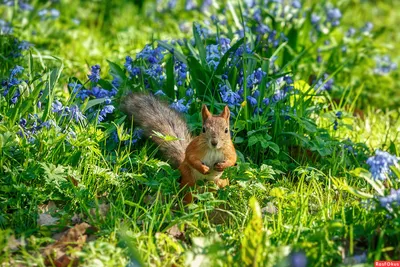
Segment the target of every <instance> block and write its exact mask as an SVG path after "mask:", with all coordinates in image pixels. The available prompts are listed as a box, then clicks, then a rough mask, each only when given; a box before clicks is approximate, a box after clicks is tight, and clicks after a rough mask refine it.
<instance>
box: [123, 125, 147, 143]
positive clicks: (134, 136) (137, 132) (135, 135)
mask: <svg viewBox="0 0 400 267" xmlns="http://www.w3.org/2000/svg"><path fill="white" fill-rule="evenodd" d="M143 132H144V131H143V129H141V128H135V130H133V133H132V138H131V140H126V141H125V145H129V143H131V144H133V145H134V144H136V143H137V142H138V141H139V140H140V139H141V138H142V137H143Z"/></svg>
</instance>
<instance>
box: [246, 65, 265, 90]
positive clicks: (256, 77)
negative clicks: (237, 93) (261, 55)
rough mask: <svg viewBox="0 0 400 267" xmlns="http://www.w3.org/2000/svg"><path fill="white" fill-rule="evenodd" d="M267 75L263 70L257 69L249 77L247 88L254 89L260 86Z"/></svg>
mask: <svg viewBox="0 0 400 267" xmlns="http://www.w3.org/2000/svg"><path fill="white" fill-rule="evenodd" d="M265 75H266V73H265V72H264V71H262V70H261V68H258V69H256V70H255V71H254V72H253V73H252V74H250V76H249V77H247V88H250V89H251V88H252V87H253V86H256V85H259V84H260V83H261V80H262V78H263V77H264V76H265Z"/></svg>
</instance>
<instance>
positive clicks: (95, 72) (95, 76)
mask: <svg viewBox="0 0 400 267" xmlns="http://www.w3.org/2000/svg"><path fill="white" fill-rule="evenodd" d="M91 70H92V71H91V74H89V75H88V78H89V80H90V81H92V82H93V83H97V82H98V81H99V80H100V66H99V65H97V64H96V65H94V66H92V68H91Z"/></svg>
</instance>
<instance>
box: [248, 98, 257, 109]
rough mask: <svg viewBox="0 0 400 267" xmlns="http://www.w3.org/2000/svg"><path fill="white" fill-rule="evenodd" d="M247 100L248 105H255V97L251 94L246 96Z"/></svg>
mask: <svg viewBox="0 0 400 267" xmlns="http://www.w3.org/2000/svg"><path fill="white" fill-rule="evenodd" d="M247 101H248V102H249V104H250V106H252V107H254V106H256V105H257V99H255V98H254V97H252V96H250V95H249V96H247Z"/></svg>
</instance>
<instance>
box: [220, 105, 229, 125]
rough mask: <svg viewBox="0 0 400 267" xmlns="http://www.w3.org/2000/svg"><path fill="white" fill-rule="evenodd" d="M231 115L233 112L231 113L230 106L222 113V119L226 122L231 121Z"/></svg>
mask: <svg viewBox="0 0 400 267" xmlns="http://www.w3.org/2000/svg"><path fill="white" fill-rule="evenodd" d="M230 115H231V112H230V111H229V107H228V105H226V106H225V107H224V110H223V111H222V113H221V115H220V116H221V117H222V118H224V119H225V120H227V121H229V116H230Z"/></svg>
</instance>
